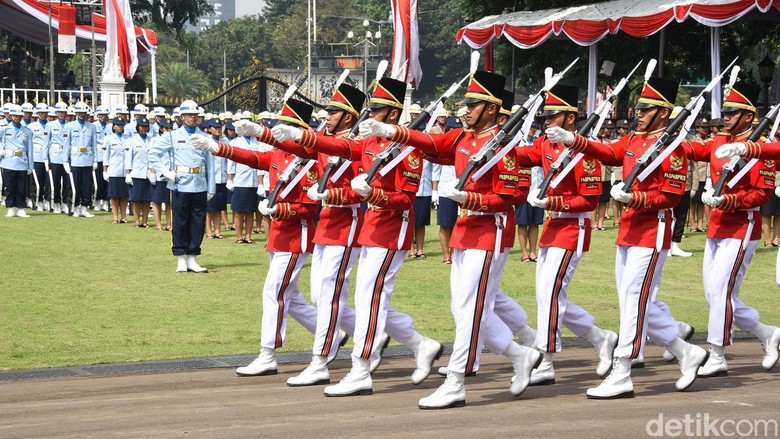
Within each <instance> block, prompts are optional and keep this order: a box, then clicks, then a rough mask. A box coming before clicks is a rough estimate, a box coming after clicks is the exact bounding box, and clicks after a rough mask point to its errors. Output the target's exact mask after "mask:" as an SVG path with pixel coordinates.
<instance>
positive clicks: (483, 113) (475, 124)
mask: <svg viewBox="0 0 780 439" xmlns="http://www.w3.org/2000/svg"><path fill="white" fill-rule="evenodd" d="M487 106H488V104H485V105H483V106H482V111H480V112H479V117H477V120H475V121H474V123H473V124H472V125H471V129H475V127H477V126H478V125H479V122H481V121H482V116H484V115H485V109H486V108H487Z"/></svg>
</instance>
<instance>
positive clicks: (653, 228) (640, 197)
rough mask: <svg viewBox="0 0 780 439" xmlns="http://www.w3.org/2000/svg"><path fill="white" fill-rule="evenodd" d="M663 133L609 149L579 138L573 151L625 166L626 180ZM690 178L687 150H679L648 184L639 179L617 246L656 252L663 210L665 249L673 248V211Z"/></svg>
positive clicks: (624, 141) (633, 136)
mask: <svg viewBox="0 0 780 439" xmlns="http://www.w3.org/2000/svg"><path fill="white" fill-rule="evenodd" d="M662 133H663V130H657V131H654V132H651V133H647V132H636V133H633V134H630V135H627V136H624V137H621V138H620V139H618V140H617V141H616V142H615V143H611V144H609V145H605V144H603V143H599V142H593V141H589V140H587V139H585V138H584V137H582V136H580V135H576V136H575V141H574V143H573V144H572V145H571V147H572V148H573V149H574V150H576V151H584V152H587V153H588V154H590V155H591V156H592V157H594V158H596V159H597V160H600V161H601V162H602V163H604V164H605V165H607V166H623V180H625V179H626V177H628V174H630V173H631V170H632V169H633V168H634V165H635V164H636V160H637V159H638V158H640V157H641V156H642V154H644V153H645V151H647V149H648V148H650V147H651V146H652V145H653V143H654V142H655V140H656V138H658V136H660V135H661V134H662ZM687 174H688V160H687V158H686V155H685V151H684V150H683V148H682V147H680V146H678V147H677V148H676V150H675V151H674V152H672V153H671V154H670V155H669V156H668V157H667V158H666V159H665V160H664V161H663V162H662V163H661V165H660V166H658V167H657V168H656V169H655V171H653V173H652V174H651V175H650V176H648V177H647V178H646V179H645V180H644V181H639V179H637V180H636V181H635V182H634V185H633V186H632V187H631V188H630V192H631V195H632V196H633V198H632V200H631V201H630V202H629V203H628V204H627V205H626V210H625V211H624V213H623V215H621V217H620V229H619V230H618V237H617V241H616V243H617V245H625V246H639V247H651V248H655V246H656V237H657V236H658V213H659V211H660V210H662V209H663V210H665V211H664V218H665V221H666V222H665V230H664V239H663V244H662V248H664V249H668V248H669V246H670V244H671V239H672V213H671V211H670V209H672V208H673V207H675V206H677V205H678V204H680V200H681V199H682V194H683V193H684V192H685V180H686V178H687Z"/></svg>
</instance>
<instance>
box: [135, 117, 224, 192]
mask: <svg viewBox="0 0 780 439" xmlns="http://www.w3.org/2000/svg"><path fill="white" fill-rule="evenodd" d="M189 130H190V131H189V132H188V131H187V128H186V127H183V128H179V129H178V130H174V131H170V132H168V133H166V134H164V135H162V136H158V137H159V139H160V140H159V141H157V142H154V145H153V146H152V148H151V150H150V151H149V163H150V164H151V165H152V167H153V168H154V172H156V173H157V175H158V179H160V178H164V177H162V175H163V173H164V172H166V171H170V170H175V171H176V181H175V182H173V181H168V189H171V190H178V191H179V192H189V193H197V192H208V193H211V194H213V193H215V192H216V190H217V188H216V183H214V156H213V155H211V153H210V152H208V151H199V150H197V149H195V147H194V146H192V142H190V135H191V134H199V135H201V136H204V137H208V134H206V133H204V132H203V131H201V130H199V129H197V128H190V129H189ZM164 156H168V157H170V158H169V161H165V159H164ZM196 171H197V172H196Z"/></svg>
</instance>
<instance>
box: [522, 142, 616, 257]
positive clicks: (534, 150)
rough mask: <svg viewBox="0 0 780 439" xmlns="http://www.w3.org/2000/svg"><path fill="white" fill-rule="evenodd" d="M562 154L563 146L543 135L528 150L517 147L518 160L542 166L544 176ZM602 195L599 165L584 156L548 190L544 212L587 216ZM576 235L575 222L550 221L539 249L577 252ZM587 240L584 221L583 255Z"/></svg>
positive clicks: (576, 223)
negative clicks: (584, 213)
mask: <svg viewBox="0 0 780 439" xmlns="http://www.w3.org/2000/svg"><path fill="white" fill-rule="evenodd" d="M565 151H566V145H563V144H559V143H556V144H553V143H552V142H550V140H549V139H548V138H547V136H546V135H543V136H540V137H538V138H537V139H536V140H535V141H534V143H533V145H531V146H526V147H518V148H517V160H518V162H519V163H520V164H521V165H523V166H541V167H542V168H543V169H544V173H545V175H547V173H548V172H550V165H552V163H553V162H555V160H557V159H558V156H560V155H561V154H562V153H564V152H565ZM562 170H563V169H561V171H562ZM601 191H602V188H601V164H600V163H599V162H598V161H597V160H596V159H594V158H593V157H591V156H590V155H587V154H586V155H585V156H584V157H583V158H582V159H581V160H580V161H579V162H578V163H577V164H576V165H575V166H574V168H573V169H572V170H571V172H569V174H568V175H566V177H564V179H563V180H561V182H560V184H558V186H557V187H555V188H554V189H553V188H549V189H548V190H547V194H546V196H547V198H548V205H547V210H551V211H556V212H566V213H581V212H590V211H592V210H593V209H595V208H596V206H597V205H598V203H599V197H600V196H601ZM578 235H579V219H578V218H549V219H547V220H546V221H545V223H544V227H543V228H542V236H541V237H540V239H539V246H540V247H558V248H564V249H567V250H577V238H578ZM590 238H591V227H590V218H587V219H586V220H585V240H584V242H583V250H584V251H588V249H589V248H590Z"/></svg>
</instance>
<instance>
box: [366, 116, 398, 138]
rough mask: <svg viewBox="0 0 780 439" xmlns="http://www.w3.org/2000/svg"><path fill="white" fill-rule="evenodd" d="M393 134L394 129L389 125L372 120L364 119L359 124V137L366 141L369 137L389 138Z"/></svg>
mask: <svg viewBox="0 0 780 439" xmlns="http://www.w3.org/2000/svg"><path fill="white" fill-rule="evenodd" d="M393 134H395V127H394V126H393V125H390V124H386V123H383V122H379V121H377V120H374V119H366V120H364V121H363V122H361V123H360V137H362V138H364V139H367V138H369V137H374V136H379V137H391V136H392V135H393Z"/></svg>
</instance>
